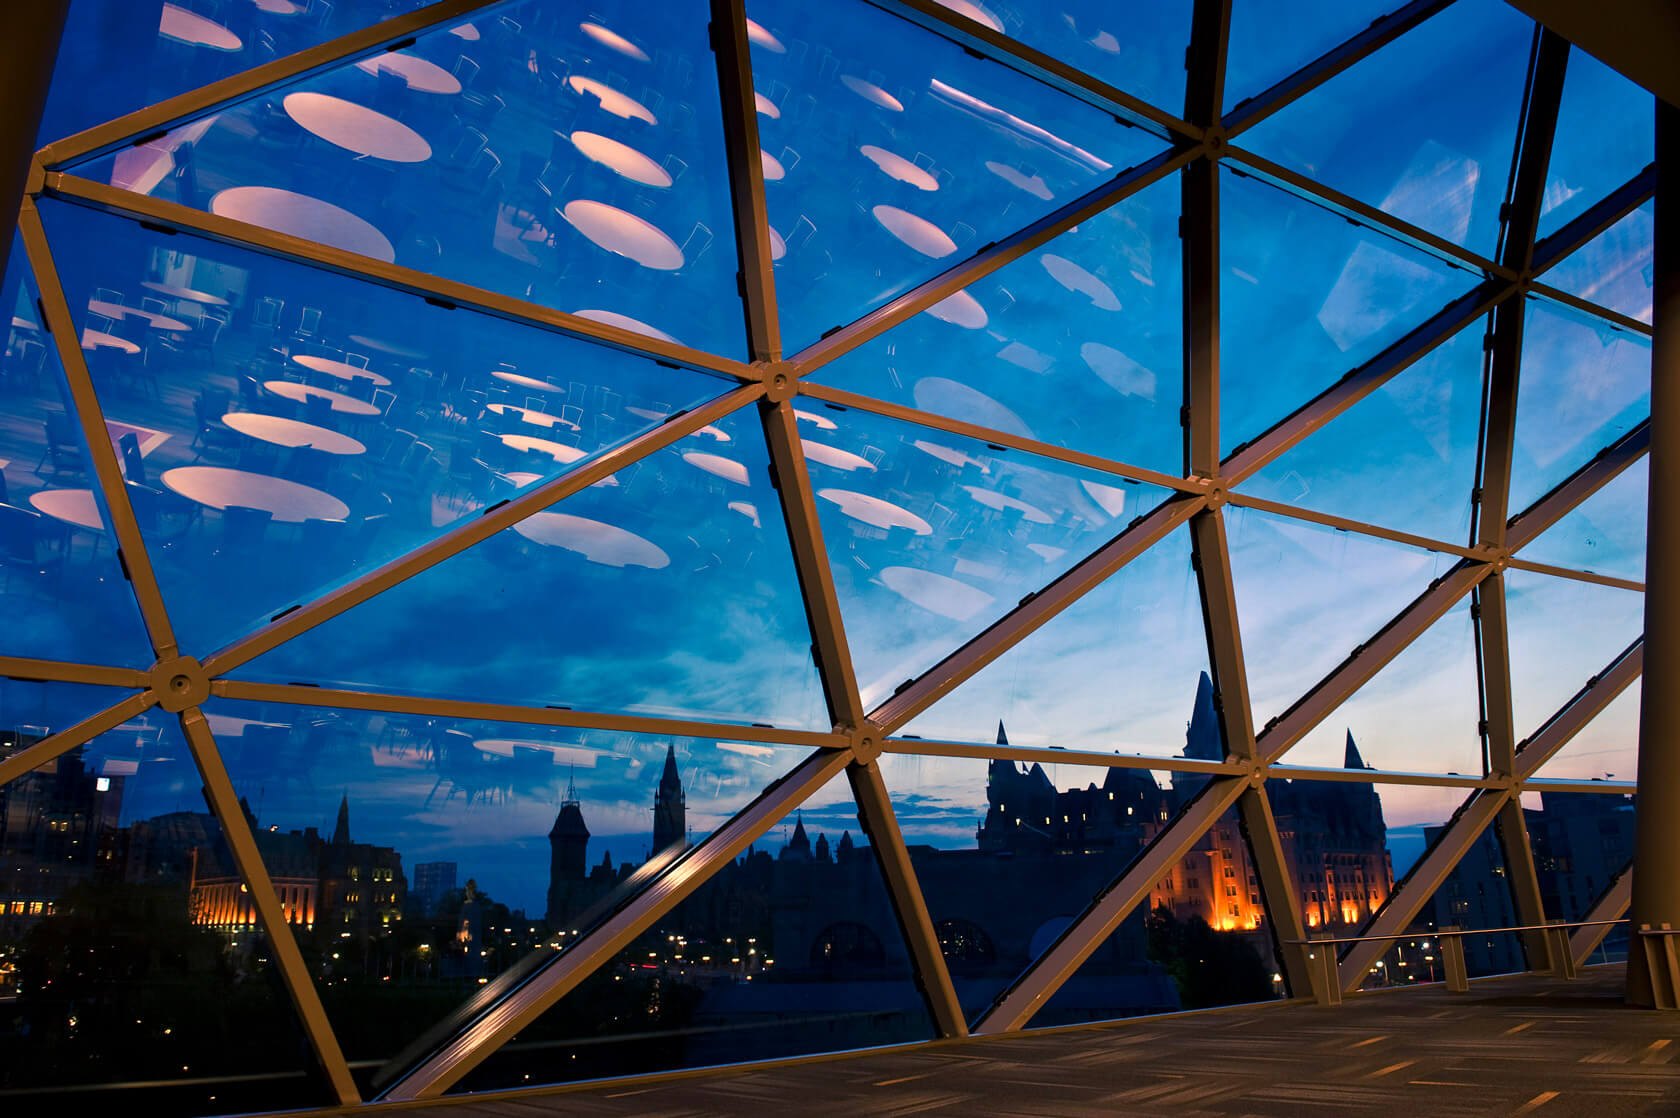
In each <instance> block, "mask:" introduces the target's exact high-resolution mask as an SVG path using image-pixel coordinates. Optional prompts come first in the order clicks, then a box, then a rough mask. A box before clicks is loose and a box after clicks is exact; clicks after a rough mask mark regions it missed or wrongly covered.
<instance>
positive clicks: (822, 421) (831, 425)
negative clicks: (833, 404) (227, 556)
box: [793, 408, 840, 431]
mask: <svg viewBox="0 0 1680 1118" xmlns="http://www.w3.org/2000/svg"><path fill="white" fill-rule="evenodd" d="M793 415H794V418H795V419H803V420H804V421H805V422H806V423H813V424H815V425H816V428H817V430H819V431H833V430H837V429H838V428H839V426H840V425H839V424H838V423H836V422H834V420H832V419H830V418H828V416H826V415H818V414H817V413H816V412H811V411H800V410H799V409H798V408H794V409H793Z"/></svg>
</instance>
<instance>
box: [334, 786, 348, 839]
mask: <svg viewBox="0 0 1680 1118" xmlns="http://www.w3.org/2000/svg"><path fill="white" fill-rule="evenodd" d="M332 842H333V845H334V846H349V845H350V793H348V792H346V793H344V795H343V796H341V797H339V801H338V822H337V823H336V824H334V825H333V835H332Z"/></svg>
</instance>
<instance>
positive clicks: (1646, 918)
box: [1627, 100, 1680, 1006]
mask: <svg viewBox="0 0 1680 1118" xmlns="http://www.w3.org/2000/svg"><path fill="white" fill-rule="evenodd" d="M1656 198H1657V215H1656V256H1655V260H1656V264H1655V267H1656V290H1655V292H1654V295H1655V302H1654V304H1653V317H1652V323H1653V325H1654V326H1655V333H1654V335H1653V336H1652V339H1651V456H1650V457H1651V491H1650V498H1649V501H1650V507H1649V515H1648V520H1647V529H1646V544H1645V686H1644V687H1643V688H1642V689H1641V692H1640V700H1639V813H1638V818H1637V820H1636V822H1635V827H1634V846H1633V864H1634V866H1635V867H1637V868H1638V870H1639V872H1638V874H1637V875H1635V877H1634V879H1633V910H1632V916H1631V923H1632V926H1633V929H1634V936H1633V938H1634V940H1635V941H1636V943H1635V944H1634V948H1633V950H1631V951H1630V952H1629V953H1628V986H1627V1000H1628V1001H1629V1002H1630V1003H1632V1004H1634V1005H1643V1006H1653V1005H1656V1004H1657V1003H1656V1000H1655V998H1656V993H1657V991H1655V990H1654V989H1653V976H1652V974H1651V969H1650V963H1649V960H1648V959H1647V958H1646V953H1645V952H1644V951H1642V950H1640V949H1639V946H1638V944H1637V941H1638V940H1639V939H1640V938H1641V937H1640V936H1639V934H1638V931H1639V929H1640V928H1641V927H1644V926H1646V925H1649V926H1650V927H1653V928H1656V927H1661V926H1663V925H1665V924H1666V925H1670V926H1680V686H1677V684H1680V580H1676V579H1675V578H1674V577H1673V571H1674V567H1675V564H1676V563H1680V109H1676V108H1674V107H1673V106H1671V105H1668V104H1665V103H1664V102H1662V101H1660V100H1659V101H1658V102H1657V193H1656ZM1644 938H1646V939H1651V938H1661V939H1663V940H1669V939H1670V938H1671V937H1668V936H1662V937H1644Z"/></svg>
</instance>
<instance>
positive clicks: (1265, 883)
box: [1237, 781, 1325, 1000]
mask: <svg viewBox="0 0 1680 1118" xmlns="http://www.w3.org/2000/svg"><path fill="white" fill-rule="evenodd" d="M1237 817H1238V819H1240V820H1241V823H1242V833H1243V837H1244V838H1245V839H1247V840H1248V853H1249V859H1250V860H1251V861H1252V862H1253V864H1254V876H1255V877H1256V878H1257V879H1258V880H1259V882H1260V899H1261V900H1262V901H1263V902H1265V912H1266V916H1267V920H1266V923H1267V926H1268V928H1269V930H1270V931H1271V935H1272V949H1273V951H1275V952H1276V954H1277V958H1278V961H1279V962H1281V963H1282V964H1283V976H1284V978H1285V980H1286V981H1287V982H1288V984H1289V992H1290V993H1291V994H1293V995H1294V996H1296V997H1300V996H1302V995H1304V994H1307V993H1311V994H1312V995H1313V997H1315V998H1319V999H1321V1000H1322V998H1323V997H1324V993H1325V992H1323V991H1320V990H1319V988H1318V987H1319V986H1320V985H1321V984H1322V983H1323V977H1322V972H1321V971H1320V970H1319V969H1318V968H1317V967H1315V966H1313V965H1312V963H1311V961H1310V960H1309V958H1308V955H1307V945H1306V942H1305V941H1306V938H1307V929H1306V923H1305V921H1304V920H1303V919H1302V918H1301V911H1302V909H1301V895H1300V891H1299V890H1297V889H1296V888H1295V880H1296V877H1295V872H1294V868H1293V867H1292V866H1291V865H1290V864H1289V856H1288V855H1287V854H1286V853H1285V851H1284V849H1283V836H1282V835H1281V834H1279V833H1278V826H1277V817H1276V816H1275V815H1273V814H1272V801H1271V799H1270V797H1268V796H1267V795H1266V785H1265V782H1264V781H1261V782H1259V783H1254V782H1252V781H1251V782H1250V783H1249V785H1248V787H1247V788H1244V789H1243V793H1242V795H1241V796H1240V797H1239V798H1238V800H1237ZM1240 887H1241V886H1239V888H1240Z"/></svg>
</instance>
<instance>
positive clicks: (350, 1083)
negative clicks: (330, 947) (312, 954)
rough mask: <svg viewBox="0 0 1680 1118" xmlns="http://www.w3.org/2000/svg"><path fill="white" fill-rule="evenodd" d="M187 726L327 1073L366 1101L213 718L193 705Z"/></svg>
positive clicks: (343, 1094)
mask: <svg viewBox="0 0 1680 1118" xmlns="http://www.w3.org/2000/svg"><path fill="white" fill-rule="evenodd" d="M181 732H182V733H184V734H185V735H186V738H187V744H188V746H190V747H191V749H192V755H193V761H194V762H195V763H196V764H197V765H198V774H199V777H200V778H201V779H202V780H203V781H204V794H205V798H206V799H207V800H209V802H210V810H211V811H213V812H215V813H216V818H217V819H218V820H219V821H220V822H221V824H222V837H223V838H224V839H226V840H227V844H228V849H229V850H230V851H231V852H232V854H233V861H234V865H235V866H237V867H238V869H239V874H240V876H241V877H242V878H243V879H244V881H245V887H246V889H247V891H248V892H249V895H250V897H251V904H252V906H253V907H254V908H255V909H256V910H257V919H258V920H259V921H261V923H262V928H263V931H264V932H266V933H267V934H268V945H269V947H270V948H271V949H272V950H273V952H274V962H275V965H276V966H277V967H278V968H279V970H280V977H281V979H282V980H283V982H284V985H285V987H286V992H287V993H289V994H290V995H291V998H292V1005H293V1007H294V1008H296V1010H297V1013H298V1018H299V1021H300V1022H301V1024H302V1025H303V1032H304V1035H305V1036H306V1037H307V1038H308V1039H309V1047H310V1049H311V1050H312V1051H313V1052H314V1053H315V1059H316V1061H317V1062H318V1063H319V1064H320V1066H321V1070H322V1071H323V1072H325V1073H326V1078H327V1082H328V1083H329V1084H330V1085H331V1087H332V1091H333V1094H334V1095H335V1096H336V1097H337V1101H338V1103H339V1105H340V1106H353V1105H355V1104H356V1103H359V1102H361V1101H362V1097H361V1094H360V1093H359V1092H358V1091H357V1090H356V1083H355V1081H354V1080H353V1079H352V1078H351V1076H350V1065H349V1064H347V1063H346V1062H345V1060H344V1053H343V1051H342V1050H341V1049H340V1048H339V1046H338V1037H337V1036H335V1035H334V1034H333V1030H332V1024H331V1023H330V1022H329V1021H328V1020H327V1011H326V1007H324V1006H323V1005H322V1004H321V995H320V992H319V991H318V990H316V989H315V979H314V976H312V975H311V974H310V973H309V964H308V963H306V962H304V959H303V952H302V951H301V950H299V948H298V943H297V939H296V938H295V937H294V936H293V934H292V929H291V925H289V924H288V923H287V922H286V912H285V909H283V908H282V907H281V905H280V895H279V894H278V893H276V892H275V891H274V882H273V880H272V879H271V878H270V877H269V876H268V867H267V866H266V865H265V864H263V860H262V852H261V851H260V850H258V849H257V837H256V835H254V834H253V833H252V832H251V823H250V820H249V819H247V818H246V817H245V810H244V808H243V807H241V806H240V803H239V793H237V792H236V791H234V788H233V781H232V780H231V779H229V778H228V773H227V766H226V765H224V764H223V763H222V756H221V753H220V752H218V751H217V749H216V741H215V738H214V737H213V736H212V735H211V733H210V723H209V722H207V721H205V718H204V715H203V713H202V712H201V711H200V710H199V709H198V708H197V707H188V708H187V709H186V710H184V711H182V712H181Z"/></svg>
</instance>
